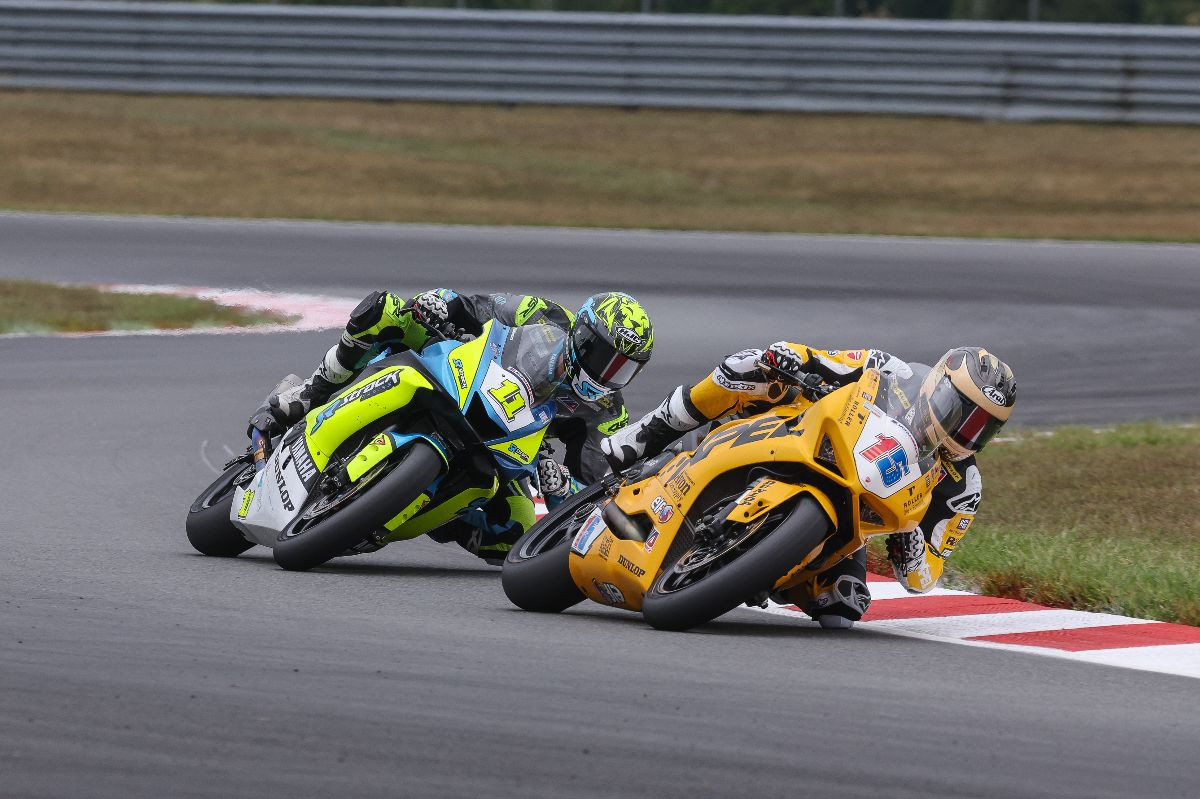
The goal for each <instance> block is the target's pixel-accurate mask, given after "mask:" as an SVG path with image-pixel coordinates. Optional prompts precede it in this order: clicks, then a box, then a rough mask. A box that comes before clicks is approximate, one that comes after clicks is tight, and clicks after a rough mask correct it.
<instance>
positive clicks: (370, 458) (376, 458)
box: [346, 436, 396, 483]
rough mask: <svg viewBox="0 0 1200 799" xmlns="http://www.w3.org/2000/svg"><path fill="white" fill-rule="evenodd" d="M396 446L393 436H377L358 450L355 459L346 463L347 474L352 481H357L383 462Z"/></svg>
mask: <svg viewBox="0 0 1200 799" xmlns="http://www.w3.org/2000/svg"><path fill="white" fill-rule="evenodd" d="M395 448H396V445H395V444H394V443H392V437H391V436H376V437H375V439H374V440H372V441H371V443H370V444H367V445H366V446H365V447H363V448H362V449H361V450H359V451H358V454H357V455H355V456H354V460H352V461H350V462H349V463H348V464H346V474H347V475H348V476H349V477H350V482H352V483H357V482H358V479H359V478H360V477H362V476H363V475H364V474H366V473H367V472H369V471H371V470H372V469H374V468H375V467H376V466H378V465H379V464H380V463H382V462H383V461H384V459H385V458H387V456H388V455H390V454H391V453H392V450H394V449H395Z"/></svg>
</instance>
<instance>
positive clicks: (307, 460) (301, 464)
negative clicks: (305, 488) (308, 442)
mask: <svg viewBox="0 0 1200 799" xmlns="http://www.w3.org/2000/svg"><path fill="white" fill-rule="evenodd" d="M288 449H289V450H291V453H292V465H294V466H295V467H296V473H297V474H299V475H300V482H302V483H304V484H305V485H308V481H309V480H311V479H312V478H313V477H315V476H316V474H317V465H316V464H315V463H313V459H312V456H311V455H309V454H308V448H307V447H305V446H304V440H303V439H300V438H297V439H296V440H295V441H293V442H292V445H291V446H290V447H288Z"/></svg>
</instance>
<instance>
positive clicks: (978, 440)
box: [929, 378, 1004, 452]
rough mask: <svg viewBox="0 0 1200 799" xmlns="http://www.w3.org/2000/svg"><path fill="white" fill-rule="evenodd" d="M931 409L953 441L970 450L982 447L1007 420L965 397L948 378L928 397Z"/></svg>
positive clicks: (940, 382)
mask: <svg viewBox="0 0 1200 799" xmlns="http://www.w3.org/2000/svg"><path fill="white" fill-rule="evenodd" d="M929 409H930V412H931V413H932V415H933V417H934V418H935V419H936V420H937V422H938V425H939V426H940V427H941V428H942V429H943V430H945V431H946V432H947V433H949V434H950V438H951V439H953V441H954V443H956V444H958V445H959V446H960V447H962V448H963V449H966V450H969V451H970V452H978V451H979V450H981V449H983V447H984V445H986V444H987V443H988V442H989V441H991V440H992V438H993V437H994V436H995V435H996V433H997V432H999V430H1000V428H1001V427H1003V426H1004V422H1002V421H1001V420H999V419H997V418H996V417H995V416H992V415H991V414H990V413H988V412H987V411H986V410H985V409H983V408H981V407H979V406H978V405H976V404H975V402H974V401H973V400H971V399H969V398H968V397H966V396H964V395H963V394H962V392H960V391H959V390H958V389H957V388H955V387H954V384H953V383H951V382H950V380H949V379H948V378H942V379H941V380H939V381H938V384H937V387H936V388H934V390H933V395H932V396H931V397H930V398H929Z"/></svg>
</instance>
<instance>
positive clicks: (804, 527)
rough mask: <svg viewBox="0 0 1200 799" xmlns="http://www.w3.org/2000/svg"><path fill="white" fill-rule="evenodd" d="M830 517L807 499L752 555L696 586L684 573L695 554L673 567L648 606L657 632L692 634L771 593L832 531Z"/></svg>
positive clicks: (703, 578) (646, 611) (699, 580)
mask: <svg viewBox="0 0 1200 799" xmlns="http://www.w3.org/2000/svg"><path fill="white" fill-rule="evenodd" d="M830 527H831V525H830V522H829V517H828V516H826V515H825V511H823V510H822V509H821V506H820V505H818V504H817V502H816V500H814V499H812V498H811V497H801V498H800V500H799V501H798V502H797V503H796V506H795V507H794V508H793V509H792V511H791V513H789V514H788V515H787V517H786V518H784V519H782V520H781V521H779V522H778V523H777V526H776V527H775V528H774V529H773V530H769V531H767V532H766V533H765V534H764V535H763V537H762V538H760V539H759V540H758V541H757V542H756V543H754V544H753V545H752V546H751V547H750V548H749V549H748V550H746V551H744V552H742V553H741V554H740V555H738V556H737V557H735V558H734V559H733V560H731V561H729V562H727V563H725V564H724V565H721V566H720V567H719V568H716V569H712V570H709V571H708V572H707V573H706V574H703V576H700V577H699V578H697V579H695V581H694V582H690V583H686V582H684V580H683V579H681V572H680V570H679V568H678V566H679V564H681V563H683V561H684V559H685V558H686V557H687V555H688V554H690V553H685V554H684V556H683V557H681V558H680V560H679V561H677V562H676V563H673V564H671V565H669V566H667V567H666V568H665V569H664V570H663V573H662V574H660V575H659V577H658V579H657V580H655V581H654V584H653V585H651V586H650V591H649V592H647V594H646V599H645V602H644V603H643V605H642V616H643V618H645V619H646V622H647V623H648V624H649V625H650V626H651V627H654V628H655V629H656V630H674V631H680V630H688V629H691V628H692V627H695V626H696V625H699V624H703V623H705V622H707V621H711V620H713V619H715V618H717V617H718V616H721V615H724V614H725V613H728V612H729V611H731V610H733V609H734V608H736V607H737V606H738V605H740V604H742V603H743V602H745V601H746V600H747V599H749V598H751V597H752V596H754V595H755V594H757V593H760V592H762V591H764V590H769V589H770V588H771V587H772V586H773V585H774V584H775V583H776V582H777V581H778V580H779V578H781V577H783V576H784V575H785V574H787V573H788V572H789V571H791V570H792V568H793V567H794V566H795V565H796V564H797V563H800V562H801V561H802V560H804V557H805V556H806V555H808V553H810V552H812V551H813V549H815V548H816V547H817V546H818V545H819V544H820V543H821V542H822V541H823V540H824V539H825V537H826V536H827V535H829V532H830Z"/></svg>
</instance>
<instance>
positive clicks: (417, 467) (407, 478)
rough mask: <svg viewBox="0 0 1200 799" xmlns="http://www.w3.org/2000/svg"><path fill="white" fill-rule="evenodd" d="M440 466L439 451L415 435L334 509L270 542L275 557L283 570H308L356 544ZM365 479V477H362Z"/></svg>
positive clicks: (398, 508)
mask: <svg viewBox="0 0 1200 799" xmlns="http://www.w3.org/2000/svg"><path fill="white" fill-rule="evenodd" d="M441 470H442V456H441V455H439V454H438V452H437V450H435V449H434V448H433V446H432V445H430V444H428V443H426V442H425V441H421V440H419V439H418V440H416V441H414V442H413V443H412V445H411V447H410V448H409V450H408V452H407V453H405V455H404V458H403V459H401V460H400V461H399V462H397V463H396V465H395V466H393V467H392V468H391V471H389V472H388V473H387V474H385V475H383V476H382V477H380V478H378V480H377V481H375V483H374V484H373V485H370V486H364V489H363V491H362V493H361V494H360V495H359V496H356V497H354V498H353V499H351V500H350V501H348V502H347V503H346V504H345V505H344V506H342V507H339V508H334V509H333V510H331V511H330V512H329V513H328V515H326V516H324V517H323V518H320V520H319V521H316V522H315V523H313V524H312V526H311V527H306V528H304V529H303V530H301V531H300V532H298V533H292V534H289V533H288V532H285V533H284V534H283V535H281V536H280V538H279V540H278V541H276V543H275V549H274V550H273V552H274V555H275V562H276V563H278V564H279V565H280V566H281V567H282V568H284V569H287V570H288V571H307V570H308V569H312V568H315V567H317V566H320V565H321V564H322V563H324V562H325V561H327V560H330V559H331V558H336V557H337V556H338V555H341V554H342V553H343V552H345V551H346V550H348V549H350V548H352V547H355V546H357V545H359V544H361V543H362V542H363V541H365V540H366V539H367V536H369V535H370V534H371V533H373V532H375V531H376V530H378V529H380V528H381V527H383V526H384V524H386V523H387V522H388V521H390V520H391V519H392V518H393V517H394V516H395V515H396V514H397V513H399V512H400V511H401V510H403V509H404V508H406V507H408V505H409V504H411V503H412V502H413V500H415V499H416V498H417V497H418V496H420V495H421V492H422V491H424V490H425V489H426V488H428V487H429V485H430V484H431V483H433V481H434V480H435V479H437V476H438V473H439V472H441ZM364 479H365V478H364Z"/></svg>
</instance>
